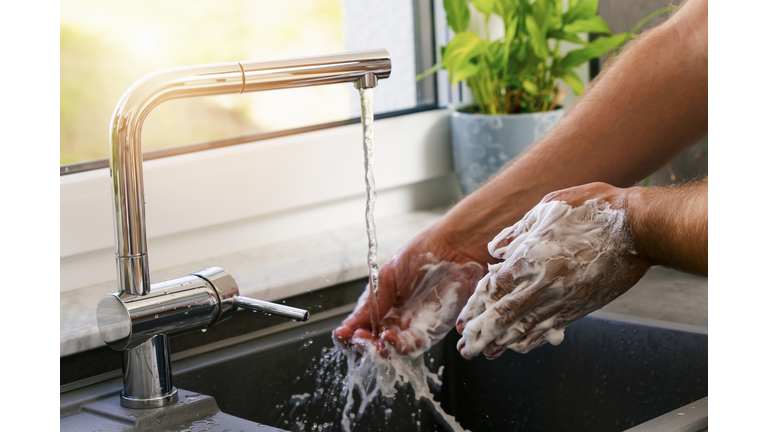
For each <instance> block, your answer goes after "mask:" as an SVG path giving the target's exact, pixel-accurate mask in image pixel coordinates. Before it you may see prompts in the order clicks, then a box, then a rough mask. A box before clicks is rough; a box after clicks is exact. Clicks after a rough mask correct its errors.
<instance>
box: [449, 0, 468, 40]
mask: <svg viewBox="0 0 768 432" xmlns="http://www.w3.org/2000/svg"><path fill="white" fill-rule="evenodd" d="M443 7H444V8H445V15H446V20H447V21H448V26H449V27H450V28H451V30H453V31H454V32H455V33H459V32H463V31H464V30H466V29H467V26H468V25H469V6H467V0H443Z"/></svg>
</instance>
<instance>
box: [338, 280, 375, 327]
mask: <svg viewBox="0 0 768 432" xmlns="http://www.w3.org/2000/svg"><path fill="white" fill-rule="evenodd" d="M341 325H342V326H345V327H349V328H351V329H353V330H355V329H358V328H360V327H365V328H368V329H370V328H371V306H370V303H369V302H368V285H366V286H365V291H363V292H362V293H361V294H360V297H358V299H357V304H356V305H355V310H353V311H352V313H351V314H349V316H348V317H347V318H346V319H344V321H342V322H341Z"/></svg>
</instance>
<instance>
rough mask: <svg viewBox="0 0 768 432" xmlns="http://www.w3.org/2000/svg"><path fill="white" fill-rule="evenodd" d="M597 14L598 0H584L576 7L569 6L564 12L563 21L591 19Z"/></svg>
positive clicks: (566, 22) (568, 22) (567, 22)
mask: <svg viewBox="0 0 768 432" xmlns="http://www.w3.org/2000/svg"><path fill="white" fill-rule="evenodd" d="M595 15H597V0H584V1H582V2H581V3H579V4H578V5H577V6H576V7H569V8H568V10H567V11H566V12H565V13H564V14H563V23H565V24H570V23H572V22H574V21H576V20H583V19H589V18H592V17H593V16H595Z"/></svg>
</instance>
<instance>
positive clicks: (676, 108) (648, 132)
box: [440, 0, 707, 262]
mask: <svg viewBox="0 0 768 432" xmlns="http://www.w3.org/2000/svg"><path fill="white" fill-rule="evenodd" d="M706 29H707V4H706V1H703V0H691V1H689V2H688V3H687V4H686V5H685V6H684V7H683V8H682V9H681V10H680V11H679V12H678V13H677V14H676V15H675V16H674V17H672V18H671V19H670V20H669V21H668V22H667V23H665V24H664V25H662V26H660V27H659V28H657V29H654V30H653V31H651V32H649V33H648V34H647V35H645V36H644V37H643V38H641V39H640V40H638V41H637V42H636V43H634V44H633V45H632V46H631V47H630V48H629V49H627V50H626V51H625V52H624V53H623V54H622V55H621V56H620V57H619V58H618V59H617V61H616V62H615V63H614V64H613V66H612V67H611V68H610V69H609V70H607V71H605V72H604V74H602V76H601V79H600V80H599V82H598V83H597V84H596V85H594V86H593V87H592V88H591V89H590V91H589V92H588V93H587V94H586V95H585V96H584V97H583V98H582V99H581V100H580V101H579V103H578V104H577V106H575V107H574V108H573V109H572V110H571V111H569V113H568V114H567V115H566V117H565V118H563V120H562V121H561V122H560V124H559V125H558V126H557V127H556V128H555V129H554V130H553V131H552V132H551V133H550V134H549V135H548V136H547V137H546V138H545V139H544V140H542V141H541V142H540V143H539V144H537V145H536V146H535V147H533V148H532V149H530V150H529V151H527V152H526V153H525V154H524V155H522V156H521V157H519V158H518V159H517V160H515V161H514V162H513V163H512V164H511V165H510V166H508V167H507V168H506V169H505V170H504V171H503V172H502V173H500V174H499V175H498V176H497V177H496V178H495V179H493V180H492V181H490V182H489V183H488V184H486V185H485V186H484V187H482V188H481V189H479V190H478V191H476V192H475V193H473V194H472V195H470V196H468V197H467V198H465V199H464V200H463V201H462V202H460V203H459V204H458V205H457V206H456V207H455V208H454V209H452V210H451V212H449V213H448V215H446V218H444V220H443V221H441V224H440V225H441V227H440V228H442V232H443V233H447V235H448V237H449V238H448V240H449V241H451V242H454V243H456V244H459V243H462V244H466V243H467V242H471V243H475V244H480V245H484V244H486V243H487V242H488V241H489V240H490V239H492V238H493V237H494V236H495V234H496V233H498V232H499V231H500V230H501V229H503V228H505V227H507V226H510V225H512V224H514V223H515V222H517V221H518V220H519V219H520V218H522V216H523V215H524V214H525V212H526V211H528V210H529V209H531V208H532V207H533V206H534V205H535V204H536V203H538V202H539V200H541V198H542V197H543V196H544V195H546V194H547V193H549V192H552V191H555V190H560V189H565V188H568V187H571V186H575V185H581V184H586V183H590V182H596V181H600V182H606V183H610V184H613V185H615V186H621V187H626V186H630V185H631V184H633V183H634V182H636V181H638V180H640V179H642V178H643V177H645V176H647V175H648V174H650V173H652V172H653V171H655V170H657V169H659V168H661V167H662V166H664V164H666V163H667V162H668V161H669V160H671V159H672V158H674V157H675V156H676V155H678V154H680V153H681V152H682V151H684V150H685V149H686V148H688V147H690V146H691V145H693V144H694V143H696V142H697V141H698V140H700V139H701V138H703V137H704V136H705V135H706V133H707V39H706ZM444 235H445V234H444ZM468 255H472V258H474V259H476V260H478V261H485V262H491V259H492V258H491V256H490V255H488V254H487V251H483V250H482V248H478V249H476V250H474V251H472V252H468Z"/></svg>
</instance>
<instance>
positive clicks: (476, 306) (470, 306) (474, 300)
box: [456, 264, 501, 334]
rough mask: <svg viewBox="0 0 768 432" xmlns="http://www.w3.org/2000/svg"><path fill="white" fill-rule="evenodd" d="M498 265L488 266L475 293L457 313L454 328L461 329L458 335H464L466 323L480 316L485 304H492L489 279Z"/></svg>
mask: <svg viewBox="0 0 768 432" xmlns="http://www.w3.org/2000/svg"><path fill="white" fill-rule="evenodd" d="M499 265H501V264H494V265H490V266H488V267H489V269H490V271H489V272H488V274H487V275H485V276H484V277H483V278H482V279H480V281H479V282H478V283H477V287H476V288H475V292H474V293H472V295H471V296H470V297H469V299H468V300H467V303H466V305H465V306H464V307H463V308H462V309H461V312H459V316H458V319H457V321H456V328H457V329H458V328H459V327H461V330H460V333H462V334H463V333H464V328H465V327H466V323H468V322H469V321H472V320H473V319H475V318H477V317H478V316H480V314H482V313H483V312H485V309H486V304H491V303H492V300H491V298H490V292H491V289H492V286H491V277H492V275H493V272H494V270H495V269H496V268H497V267H495V266H499Z"/></svg>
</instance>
